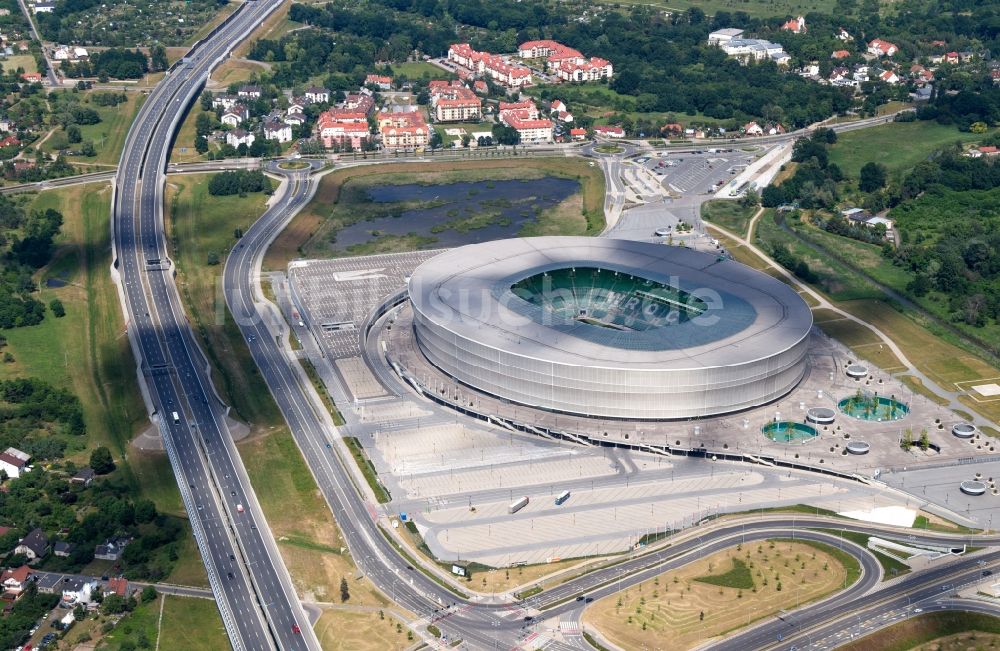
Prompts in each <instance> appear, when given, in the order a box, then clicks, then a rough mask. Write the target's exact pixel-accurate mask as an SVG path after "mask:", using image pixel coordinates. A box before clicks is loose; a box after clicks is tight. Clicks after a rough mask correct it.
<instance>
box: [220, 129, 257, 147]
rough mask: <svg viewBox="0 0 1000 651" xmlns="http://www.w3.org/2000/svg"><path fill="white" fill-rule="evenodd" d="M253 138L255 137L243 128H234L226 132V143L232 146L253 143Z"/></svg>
mask: <svg viewBox="0 0 1000 651" xmlns="http://www.w3.org/2000/svg"><path fill="white" fill-rule="evenodd" d="M254 140H256V137H255V136H254V135H253V134H252V133H249V132H248V131H245V130H243V129H234V130H232V131H230V132H229V133H227V134H226V144H227V145H232V146H233V147H239V146H240V145H246V146H247V147H249V146H250V145H252V144H253V142H254Z"/></svg>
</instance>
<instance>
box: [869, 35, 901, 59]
mask: <svg viewBox="0 0 1000 651" xmlns="http://www.w3.org/2000/svg"><path fill="white" fill-rule="evenodd" d="M896 52H899V48H898V47H896V44H895V43H890V42H889V41H883V40H882V39H880V38H875V39H872V40H871V41H869V43H868V54H871V55H873V56H877V57H891V56H892V55H894V54H895V53H896Z"/></svg>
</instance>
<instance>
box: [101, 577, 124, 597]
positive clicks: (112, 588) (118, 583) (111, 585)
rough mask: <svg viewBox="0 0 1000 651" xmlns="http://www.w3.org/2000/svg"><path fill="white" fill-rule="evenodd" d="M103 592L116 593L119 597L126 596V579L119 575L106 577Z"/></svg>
mask: <svg viewBox="0 0 1000 651" xmlns="http://www.w3.org/2000/svg"><path fill="white" fill-rule="evenodd" d="M105 593H111V594H116V595H118V596H119V597H127V596H128V579H126V578H125V577H121V576H115V577H111V578H110V579H108V583H107V586H106V588H105Z"/></svg>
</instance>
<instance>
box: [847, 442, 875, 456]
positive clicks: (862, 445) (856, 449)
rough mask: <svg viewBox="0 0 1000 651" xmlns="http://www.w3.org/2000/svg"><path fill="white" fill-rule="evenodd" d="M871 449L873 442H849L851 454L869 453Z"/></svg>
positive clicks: (848, 447) (848, 446)
mask: <svg viewBox="0 0 1000 651" xmlns="http://www.w3.org/2000/svg"><path fill="white" fill-rule="evenodd" d="M871 449H872V446H871V444H869V443H866V442H865V441H851V442H850V443H848V444H847V451H848V452H850V453H851V454H868V452H869V451H870V450H871Z"/></svg>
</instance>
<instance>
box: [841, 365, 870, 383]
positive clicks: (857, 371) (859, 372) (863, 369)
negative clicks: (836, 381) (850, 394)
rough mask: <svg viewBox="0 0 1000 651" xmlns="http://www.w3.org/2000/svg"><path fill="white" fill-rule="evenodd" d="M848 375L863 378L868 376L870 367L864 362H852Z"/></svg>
mask: <svg viewBox="0 0 1000 651" xmlns="http://www.w3.org/2000/svg"><path fill="white" fill-rule="evenodd" d="M846 373H847V377H850V378H854V379H855V380H863V379H864V378H866V377H868V367H867V366H865V365H864V364H851V365H850V366H848V367H847V371H846Z"/></svg>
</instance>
